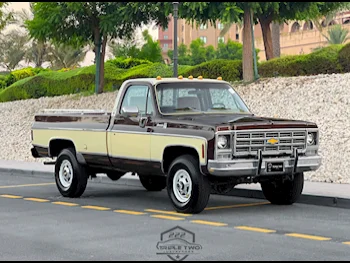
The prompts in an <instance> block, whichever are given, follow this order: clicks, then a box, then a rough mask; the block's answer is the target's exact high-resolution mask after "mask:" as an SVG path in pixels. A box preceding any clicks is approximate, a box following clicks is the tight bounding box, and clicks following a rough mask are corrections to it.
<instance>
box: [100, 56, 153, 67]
mask: <svg viewBox="0 0 350 263" xmlns="http://www.w3.org/2000/svg"><path fill="white" fill-rule="evenodd" d="M106 63H112V64H113V65H114V66H116V67H117V68H121V69H129V68H133V67H136V66H139V65H143V64H147V65H149V64H152V62H151V61H148V60H145V59H137V58H115V59H111V60H108V61H107V62H106Z"/></svg>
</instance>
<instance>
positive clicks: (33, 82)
mask: <svg viewBox="0 0 350 263" xmlns="http://www.w3.org/2000/svg"><path fill="white" fill-rule="evenodd" d="M158 75H160V76H162V77H170V76H171V75H172V71H171V69H170V67H168V66H166V65H165V64H162V63H152V64H150V65H146V64H144V65H139V66H136V67H133V68H131V69H129V70H124V69H119V68H116V67H115V66H114V65H112V64H111V63H106V65H105V85H104V90H105V91H112V90H116V89H119V87H120V86H121V84H122V83H123V82H124V81H125V80H127V79H132V78H149V77H154V78H155V77H157V76H158ZM94 90H95V65H93V66H89V67H84V68H78V69H74V70H70V71H66V72H55V71H53V72H42V73H40V74H38V75H36V76H32V77H29V78H26V79H22V80H20V81H18V82H16V83H14V84H13V85H11V86H10V87H8V88H6V89H4V90H3V91H1V92H0V102H5V101H14V100H22V99H30V98H40V97H46V96H47V97H52V96H60V95H66V94H73V93H80V92H91V93H93V92H94Z"/></svg>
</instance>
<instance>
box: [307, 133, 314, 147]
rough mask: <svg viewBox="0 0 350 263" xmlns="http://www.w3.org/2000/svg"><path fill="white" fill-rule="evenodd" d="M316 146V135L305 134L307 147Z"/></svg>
mask: <svg viewBox="0 0 350 263" xmlns="http://www.w3.org/2000/svg"><path fill="white" fill-rule="evenodd" d="M315 144H316V134H315V133H314V132H309V133H308V134H307V145H315Z"/></svg>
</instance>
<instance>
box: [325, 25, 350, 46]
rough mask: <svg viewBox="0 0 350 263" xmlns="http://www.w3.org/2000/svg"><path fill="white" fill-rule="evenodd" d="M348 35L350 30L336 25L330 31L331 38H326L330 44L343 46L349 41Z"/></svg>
mask: <svg viewBox="0 0 350 263" xmlns="http://www.w3.org/2000/svg"><path fill="white" fill-rule="evenodd" d="M348 33H349V30H347V29H345V28H342V26H341V25H335V26H332V27H331V28H330V29H329V30H328V35H329V37H327V36H324V37H325V38H326V39H327V41H328V43H329V44H343V43H345V42H346V41H347V40H348V39H349V37H348Z"/></svg>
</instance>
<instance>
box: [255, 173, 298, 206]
mask: <svg viewBox="0 0 350 263" xmlns="http://www.w3.org/2000/svg"><path fill="white" fill-rule="evenodd" d="M303 187H304V174H303V173H296V174H295V175H294V179H293V180H286V181H271V182H264V183H261V189H262V191H263V194H264V196H265V198H266V199H267V200H268V201H270V202H271V203H272V204H276V205H291V204H293V203H295V202H296V201H297V200H298V199H299V198H300V196H301V193H302V191H303Z"/></svg>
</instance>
